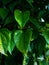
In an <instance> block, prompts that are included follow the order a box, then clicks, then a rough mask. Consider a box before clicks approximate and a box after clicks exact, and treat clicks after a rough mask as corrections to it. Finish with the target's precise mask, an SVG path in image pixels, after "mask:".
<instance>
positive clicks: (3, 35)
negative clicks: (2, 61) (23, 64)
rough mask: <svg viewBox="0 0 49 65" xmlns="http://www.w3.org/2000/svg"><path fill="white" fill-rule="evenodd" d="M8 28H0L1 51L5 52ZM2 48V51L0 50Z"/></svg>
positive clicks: (7, 41)
mask: <svg viewBox="0 0 49 65" xmlns="http://www.w3.org/2000/svg"><path fill="white" fill-rule="evenodd" d="M9 33H10V32H9V30H8V29H4V28H3V29H0V37H1V39H0V40H1V45H0V47H1V50H0V51H1V53H2V54H6V53H7V50H8V43H9ZM2 50H3V51H2Z"/></svg>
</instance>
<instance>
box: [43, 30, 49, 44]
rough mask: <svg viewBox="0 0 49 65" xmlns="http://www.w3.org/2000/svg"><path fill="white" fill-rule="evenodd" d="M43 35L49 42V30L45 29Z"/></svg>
mask: <svg viewBox="0 0 49 65" xmlns="http://www.w3.org/2000/svg"><path fill="white" fill-rule="evenodd" d="M43 36H44V38H45V40H46V42H47V43H48V44H49V30H45V31H44V32H43Z"/></svg>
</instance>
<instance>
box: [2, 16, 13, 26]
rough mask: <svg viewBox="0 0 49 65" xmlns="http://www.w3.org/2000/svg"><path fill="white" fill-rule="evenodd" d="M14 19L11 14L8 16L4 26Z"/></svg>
mask: <svg viewBox="0 0 49 65" xmlns="http://www.w3.org/2000/svg"><path fill="white" fill-rule="evenodd" d="M12 21H13V19H12V17H11V16H9V17H7V18H6V20H5V21H4V22H3V23H4V26H5V25H7V24H9V23H11V22H12Z"/></svg>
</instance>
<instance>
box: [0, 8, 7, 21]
mask: <svg viewBox="0 0 49 65" xmlns="http://www.w3.org/2000/svg"><path fill="white" fill-rule="evenodd" d="M7 14H8V11H7V10H6V9H4V8H0V16H1V17H2V19H3V20H4V19H5V17H6V16H7Z"/></svg>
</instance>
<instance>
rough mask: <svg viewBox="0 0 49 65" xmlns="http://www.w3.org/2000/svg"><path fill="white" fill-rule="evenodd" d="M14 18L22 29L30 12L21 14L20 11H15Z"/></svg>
mask: <svg viewBox="0 0 49 65" xmlns="http://www.w3.org/2000/svg"><path fill="white" fill-rule="evenodd" d="M14 16H15V20H16V21H17V22H18V24H19V25H20V27H21V28H23V27H24V26H25V24H26V23H27V22H28V20H29V16H30V12H29V11H25V12H22V11H20V10H15V11H14Z"/></svg>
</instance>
